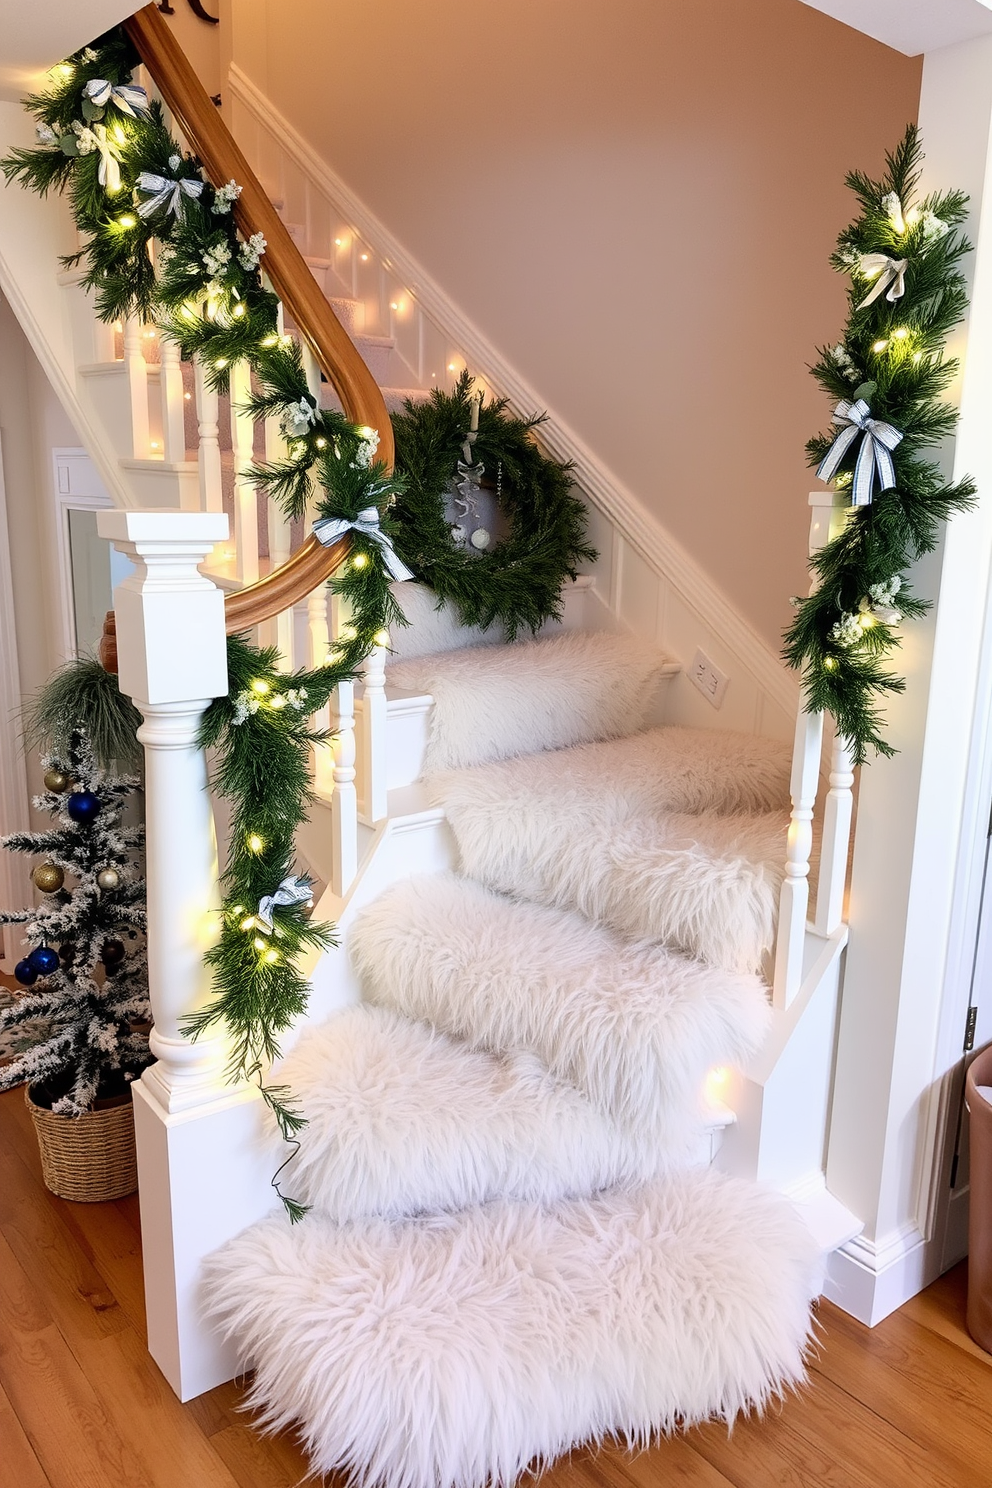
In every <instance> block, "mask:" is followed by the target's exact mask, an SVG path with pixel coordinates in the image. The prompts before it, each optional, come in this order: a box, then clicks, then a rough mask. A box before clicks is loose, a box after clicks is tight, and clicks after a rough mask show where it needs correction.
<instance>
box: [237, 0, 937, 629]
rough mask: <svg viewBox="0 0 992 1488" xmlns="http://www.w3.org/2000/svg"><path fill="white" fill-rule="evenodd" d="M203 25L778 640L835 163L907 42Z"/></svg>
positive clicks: (885, 116)
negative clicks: (217, 30) (216, 28)
mask: <svg viewBox="0 0 992 1488" xmlns="http://www.w3.org/2000/svg"><path fill="white" fill-rule="evenodd" d="M223 13H224V18H225V25H224V28H223V30H224V34H223V35H222V37H221V46H222V48H223V49H225V50H229V51H230V53H232V54H233V55H234V57H235V58H236V59H237V61H238V62H239V63H240V65H241V66H242V67H243V68H244V69H245V71H246V72H247V73H248V74H249V76H250V77H251V78H252V79H253V80H254V81H255V82H256V83H257V84H258V86H259V87H260V88H262V89H263V90H264V91H265V92H267V93H268V94H269V95H270V97H271V98H272V100H273V102H274V103H275V105H276V106H277V107H278V108H279V110H280V111H281V112H283V113H284V114H285V115H286V116H287V117H288V118H289V119H290V120H291V122H292V123H293V124H294V125H296V127H297V128H298V129H299V130H300V131H301V132H302V133H303V134H304V135H305V137H306V138H307V139H308V140H309V141H310V142H311V144H312V145H313V146H314V147H315V148H316V149H317V150H318V151H319V152H320V153H321V154H322V155H323V156H324V158H325V159H326V160H327V161H328V162H329V163H330V164H331V165H332V166H333V167H334V169H335V170H336V171H338V172H339V173H340V174H341V175H342V176H343V177H344V178H345V179H346V181H347V182H348V183H349V184H350V185H351V186H352V188H353V189H354V190H355V191H356V192H357V193H358V195H359V196H360V197H362V198H363V200H365V201H366V202H367V204H368V205H369V207H370V208H371V209H372V210H373V211H374V212H375V213H376V214H377V215H378V216H379V217H380V218H381V219H382V220H383V221H384V222H385V223H386V224H387V226H388V227H389V228H390V229H391V230H392V232H393V233H394V234H395V235H396V236H397V237H398V238H399V239H400V240H401V241H402V242H404V243H405V245H406V246H407V247H408V248H409V249H410V251H411V252H412V253H413V254H414V255H415V256H416V257H417V258H418V259H420V261H421V262H422V263H423V264H424V266H425V267H426V268H427V270H428V271H429V272H430V273H431V274H432V275H433V276H434V278H435V279H436V280H438V282H439V283H440V284H441V285H442V286H443V287H444V288H445V289H446V290H447V292H448V293H449V294H450V295H451V296H452V297H453V298H454V299H455V300H456V301H457V302H458V304H459V305H460V306H461V308H462V309H463V311H464V312H465V313H467V314H468V316H469V317H470V318H471V319H472V320H474V321H475V323H476V324H477V325H478V326H479V327H480V329H481V330H482V331H483V332H484V333H485V334H486V335H487V336H488V338H489V339H490V340H491V341H492V342H493V343H494V344H495V345H496V347H497V348H498V349H499V350H500V352H501V353H502V354H503V355H504V356H505V357H506V358H507V359H508V360H509V361H510V362H511V363H512V364H513V365H515V366H516V367H517V368H518V370H519V371H520V372H521V374H522V375H523V376H524V377H525V378H526V379H528V381H529V382H530V383H531V384H532V385H533V386H534V387H535V388H537V389H538V391H539V392H540V395H541V398H542V400H543V401H544V402H545V404H546V406H548V407H551V408H553V409H554V410H555V412H556V413H557V414H559V415H560V416H561V417H563V418H564V419H565V420H567V421H568V422H569V423H570V424H571V425H572V426H573V427H574V428H575V429H576V430H577V431H578V433H579V434H580V435H581V436H582V437H583V438H584V439H585V440H586V442H587V443H588V444H589V445H590V446H591V447H592V448H593V450H594V451H595V452H596V453H597V454H598V455H599V456H600V458H601V459H602V460H603V461H604V462H605V463H606V464H607V465H608V466H609V467H610V468H611V469H612V470H613V471H614V472H615V473H616V475H617V476H619V477H620V479H621V480H622V481H624V482H625V483H626V484H627V485H628V486H630V487H631V488H632V489H633V490H634V491H635V492H636V493H637V494H638V496H639V497H640V498H641V499H642V500H643V501H644V502H645V504H646V505H648V506H649V508H650V509H651V510H652V511H653V512H654V513H655V514H656V515H657V516H658V518H659V519H660V521H661V522H662V523H663V524H664V525H665V526H666V527H667V528H668V529H669V530H670V531H671V532H672V533H673V534H674V535H675V537H677V538H678V539H679V541H681V542H682V543H683V544H684V545H685V546H686V547H687V548H688V549H689V550H690V552H691V553H693V554H694V555H695V557H696V558H697V559H698V561H699V562H700V564H701V565H702V566H703V567H704V568H705V569H706V570H707V571H708V572H709V573H710V575H711V576H712V577H713V579H714V580H715V581H716V582H717V583H718V584H719V585H720V586H721V588H722V589H723V590H724V592H725V593H726V594H727V595H728V597H729V598H730V599H731V600H733V601H734V602H735V603H736V604H737V605H738V606H739V608H740V609H741V610H742V611H743V612H744V614H745V615H746V616H747V617H748V618H749V619H750V620H751V622H752V624H753V625H754V626H755V628H756V629H757V630H759V631H760V632H761V633H762V634H763V635H764V636H765V637H766V639H767V640H768V641H769V643H770V644H771V645H773V646H775V647H776V648H777V646H778V641H779V632H780V629H781V626H782V624H783V623H784V622H785V620H786V618H787V616H788V613H789V609H788V596H789V595H790V594H793V593H796V592H797V591H798V590H800V589H801V588H803V587H804V585H805V583H806V579H805V576H804V563H803V554H804V550H805V535H806V529H807V521H808V514H807V508H806V492H807V491H808V489H809V486H810V480H811V477H810V474H809V473H808V472H807V470H806V468H805V463H804V454H803V445H804V443H805V441H806V439H807V438H808V437H809V436H810V435H811V434H812V433H814V432H815V431H817V430H818V429H819V428H821V427H823V426H824V425H825V424H826V423H827V421H828V417H829V410H828V408H827V406H826V404H825V401H824V400H823V398H822V396H821V395H820V394H819V393H818V392H817V390H816V388H815V387H814V385H813V384H812V381H811V379H810V378H809V377H808V376H807V375H806V372H805V368H806V366H807V364H808V363H809V362H810V361H811V360H813V358H814V348H815V346H816V345H817V344H818V343H821V342H823V341H826V340H829V339H832V338H833V337H834V336H835V335H836V334H837V332H838V330H839V328H840V325H841V322H842V316H843V304H844V297H843V285H842V284H841V282H840V281H839V280H838V279H837V276H835V275H834V274H833V272H832V271H831V269H830V268H829V265H828V264H827V255H828V253H829V251H830V249H831V247H832V245H833V240H834V238H835V236H836V234H837V232H838V230H839V229H840V228H841V227H843V225H844V224H845V223H846V221H847V220H848V218H849V216H850V214H851V202H850V199H849V195H848V193H847V192H846V191H845V189H844V186H843V177H844V173H845V171H846V170H847V169H849V168H850V167H851V166H854V165H857V166H860V167H863V168H864V169H866V170H868V171H872V172H875V171H878V170H879V169H880V168H881V165H882V155H883V150H884V148H885V147H887V146H890V145H892V144H893V143H894V142H895V141H896V140H897V139H898V138H899V136H900V135H901V133H902V131H903V129H904V127H905V125H906V123H907V121H908V120H909V119H911V118H914V117H915V113H916V107H917V100H918V95H919V80H920V63H919V61H918V60H910V59H907V58H906V57H903V56H900V55H897V54H896V53H893V52H891V51H889V50H887V49H886V48H884V47H882V46H880V45H878V44H877V43H875V42H872V41H869V40H868V39H867V38H865V37H863V36H861V35H860V34H858V33H856V32H854V31H852V30H850V29H848V28H846V27H844V26H841V25H840V24H838V23H837V22H835V21H832V20H830V19H828V18H827V17H825V16H823V15H821V14H819V13H818V12H816V11H813V10H811V9H809V8H808V7H807V6H805V5H802V4H800V3H799V0H747V3H746V4H745V3H743V0H706V3H701V0H695V3H687V0H595V3H594V0H541V3H539V4H535V3H534V0H500V3H499V4H494V3H476V4H473V5H466V4H465V3H464V0H429V3H427V0H421V3H419V4H416V3H411V0H225V8H224V12H223Z"/></svg>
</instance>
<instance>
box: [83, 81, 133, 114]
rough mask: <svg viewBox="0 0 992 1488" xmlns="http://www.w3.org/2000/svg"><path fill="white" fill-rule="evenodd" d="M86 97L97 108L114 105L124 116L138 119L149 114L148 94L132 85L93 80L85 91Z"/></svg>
mask: <svg viewBox="0 0 992 1488" xmlns="http://www.w3.org/2000/svg"><path fill="white" fill-rule="evenodd" d="M83 95H84V97H86V98H88V99H89V101H90V103H92V104H94V105H95V106H96V107H97V108H106V107H107V104H108V103H114V104H116V105H117V107H118V108H119V109H120V111H121V113H122V114H128V115H130V117H131V118H132V119H137V118H139V117H140V115H142V114H147V112H148V94H147V93H146V92H145V90H144V88H139V87H136V86H134V85H132V84H130V83H110V82H108V81H107V79H106V78H91V80H90V81H89V82H88V83H87V84H86V87H85V88H84V89H83Z"/></svg>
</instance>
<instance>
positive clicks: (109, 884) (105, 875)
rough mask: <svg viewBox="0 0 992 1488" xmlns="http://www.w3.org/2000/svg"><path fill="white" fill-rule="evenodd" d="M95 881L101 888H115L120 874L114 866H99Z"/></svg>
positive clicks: (119, 879)
mask: <svg viewBox="0 0 992 1488" xmlns="http://www.w3.org/2000/svg"><path fill="white" fill-rule="evenodd" d="M96 881H97V883H98V884H99V885H100V887H101V889H116V888H117V886H118V884H119V883H120V881H121V876H120V874H119V873H118V872H117V869H116V868H101V869H100V872H99V873H98V874H97V876H96Z"/></svg>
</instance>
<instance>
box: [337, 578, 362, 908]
mask: <svg viewBox="0 0 992 1488" xmlns="http://www.w3.org/2000/svg"><path fill="white" fill-rule="evenodd" d="M350 619H351V614H350V610H349V607H348V602H347V600H345V599H343V598H342V597H341V596H340V595H339V594H335V595H333V596H332V597H331V625H332V634H333V636H334V638H335V639H338V638H339V637H340V636H341V633H342V630H343V629H344V627H345V626H346V625H348V624H349V623H350ZM333 727H334V731H335V740H334V790H333V794H332V796H331V834H332V846H331V888H332V889H333V891H334V893H335V894H338V895H340V896H341V897H343V896H344V895H345V894H346V893H347V892H348V889H349V888H350V887H351V884H352V882H353V881H354V878H355V875H356V873H357V872H358V793H357V791H356V789H355V757H356V746H355V687H354V683H352V682H341V683H339V684H338V687H337V689H336V691H335V701H334V719H333Z"/></svg>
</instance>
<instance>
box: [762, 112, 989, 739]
mask: <svg viewBox="0 0 992 1488" xmlns="http://www.w3.org/2000/svg"><path fill="white" fill-rule="evenodd" d="M921 159H922V152H921V148H920V141H919V137H918V133H917V130H916V126H915V125H911V126H910V127H909V128H908V129H907V131H906V134H905V136H904V138H903V140H902V142H901V143H900V145H899V146H898V148H897V149H896V150H895V151H894V152H893V153H892V154H891V155H886V166H887V170H886V174H885V176H884V178H883V179H882V180H881V181H872V180H870V179H869V178H868V177H867V176H865V175H864V174H862V173H861V172H860V171H854V172H852V173H851V174H850V175H849V176H848V177H847V185H848V186H849V187H850V189H851V190H852V191H853V192H854V193H855V195H856V197H857V199H858V201H859V203H860V206H861V212H860V215H859V216H858V218H857V219H856V220H855V221H854V222H853V223H852V224H851V226H850V227H849V228H847V229H846V231H845V232H843V233H842V234H841V236H840V238H839V239H838V244H837V250H836V252H835V253H834V254H833V255H832V256H831V263H832V264H833V266H834V268H835V269H837V270H838V271H840V272H841V273H846V274H849V275H850V276H851V286H850V290H849V293H848V301H849V311H848V318H847V325H846V327H845V330H844V334H843V337H842V338H841V340H840V341H839V342H837V343H836V345H834V346H831V347H822V348H820V349H819V359H818V361H817V363H816V365H815V366H814V367H813V368H812V374H813V376H814V377H815V378H816V380H817V382H818V383H819V384H820V386H821V387H822V388H823V389H824V391H825V392H827V393H829V394H830V396H831V398H832V399H840V400H842V401H845V402H849V403H852V402H854V401H856V400H858V399H861V400H863V401H864V402H865V403H867V404H868V405H869V407H870V415H871V418H872V419H874V420H879V421H882V423H883V424H888V425H890V426H891V428H892V430H893V431H894V432H896V433H897V434H898V435H900V436H901V438H899V439H898V443H897V444H896V445H895V447H894V448H893V449H892V450H891V460H892V464H893V467H894V481H895V483H894V486H892V487H891V488H890V489H888V490H878V489H875V490H874V494H873V497H872V499H871V500H870V503H869V504H867V505H859V506H853V507H852V509H851V511H850V514H849V516H848V520H847V523H846V525H845V528H844V530H843V532H841V533H840V535H839V536H838V537H836V538H834V539H833V541H831V542H829V543H827V545H826V546H825V547H824V548H822V549H821V550H820V552H819V553H817V554H816V556H815V557H814V558H813V559H812V560H811V563H810V567H811V570H812V572H813V574H814V578H815V583H816V587H815V590H814V592H813V593H812V594H811V595H810V596H809V597H808V598H806V599H796V600H794V601H793V602H794V604H795V607H796V613H795V617H794V619H793V621H792V624H791V625H790V626H789V628H788V630H787V631H786V635H785V648H784V656H785V659H786V661H787V662H788V664H789V665H790V666H791V667H794V668H796V669H797V670H801V671H802V676H803V684H804V688H805V695H806V706H807V708H808V709H809V710H810V711H811V712H818V711H821V710H822V711H826V712H829V713H831V714H832V715H833V717H834V718H835V720H836V723H837V728H838V731H839V733H841V734H843V735H844V736H845V737H846V738H847V739H848V740H849V741H850V745H851V749H852V754H853V757H854V760H855V763H857V764H863V763H864V762H865V760H866V759H867V757H868V751H869V750H870V749H873V750H875V751H876V752H877V753H878V754H882V755H891V754H893V753H894V750H893V748H892V746H891V745H890V744H889V743H887V741H886V740H885V738H884V737H883V735H882V732H881V730H882V726H883V718H882V714H881V712H880V709H879V701H880V699H882V698H883V697H884V696H885V695H886V694H887V693H892V692H902V691H903V690H904V688H905V685H906V684H905V680H904V678H902V677H900V676H899V675H898V674H896V673H895V672H893V671H891V670H890V668H889V666H888V661H889V657H890V654H891V652H892V651H893V650H894V648H895V647H897V646H898V645H899V644H900V641H899V635H898V632H897V630H896V626H897V625H898V623H899V621H900V619H902V618H903V617H909V618H916V617H918V616H920V615H923V614H925V613H926V611H927V610H928V609H929V608H930V602H929V601H928V600H923V599H920V598H918V597H917V596H916V595H914V594H913V593H912V591H911V589H910V586H909V582H908V580H907V577H906V573H905V570H906V568H907V566H908V565H909V564H910V563H912V562H913V561H915V560H916V559H918V558H920V557H922V556H923V554H925V553H929V552H931V551H932V550H933V549H934V547H935V546H936V544H937V540H938V536H939V532H940V524H941V522H943V521H945V520H946V519H947V518H948V517H949V516H951V515H952V514H953V513H954V512H957V511H965V510H967V509H968V508H969V507H971V506H972V505H973V503H974V496H975V485H974V482H973V481H972V480H970V479H964V480H961V481H958V482H957V483H956V484H953V485H949V484H948V483H947V482H946V481H945V480H944V478H943V475H942V474H941V471H940V467H939V466H938V465H937V464H936V462H935V461H933V460H930V459H927V458H926V457H925V455H924V452H925V451H927V450H930V449H933V448H934V447H935V446H938V445H939V444H940V442H941V441H942V440H943V439H944V438H945V437H946V436H947V435H948V434H950V433H952V432H953V429H954V426H955V422H956V418H957V415H956V412H955V410H954V409H953V408H952V407H951V406H950V405H949V404H947V403H944V402H942V401H941V394H942V393H943V392H944V391H945V390H946V389H947V387H948V386H949V384H950V383H951V382H952V380H953V378H954V375H955V372H956V370H957V362H956V361H955V360H953V359H951V358H945V357H944V354H943V346H944V340H945V338H946V336H947V333H948V332H949V331H950V330H951V328H952V327H953V326H955V325H957V324H958V322H959V321H960V320H961V319H962V318H963V316H964V312H965V309H966V307H967V292H966V287H965V281H964V278H963V275H962V273H961V270H960V267H959V265H960V262H961V259H962V258H963V256H964V255H965V254H966V253H967V252H969V251H970V247H971V245H970V243H969V242H968V240H967V238H965V237H964V236H963V235H962V233H961V232H960V231H959V229H960V227H961V225H962V223H963V222H964V221H965V218H966V216H967V206H968V198H967V197H966V196H965V195H964V194H963V193H962V192H960V191H947V192H935V193H932V194H931V195H929V196H927V197H926V198H925V199H923V200H922V201H920V202H914V197H915V193H916V186H917V184H918V181H919V174H920V172H919V166H920V162H921ZM903 260H905V265H904V267H902V268H901V269H900V266H901V265H902V261H903ZM890 265H891V267H890ZM900 284H903V285H904V289H905V292H904V293H903V294H902V295H901V296H900V295H899V294H898V289H899V287H900ZM873 291H874V297H873V298H871V297H872V295H873ZM869 298H870V299H871V302H870V303H866V301H867V300H868V299H869ZM836 434H837V431H836V430H834V431H833V432H832V433H827V434H821V435H818V436H817V437H816V438H814V439H811V440H810V441H809V443H808V444H807V447H806V448H807V454H808V456H809V462H810V464H811V465H813V466H819V465H820V464H821V462H822V461H823V460H824V457H825V456H826V455H827V454H828V451H830V449H831V446H832V445H833V443H834V440H835V438H836ZM861 444H862V439H861V436H860V434H859V435H858V437H856V438H854V439H853V441H852V443H851V445H850V446H849V448H848V450H847V452H846V453H845V455H844V457H843V459H842V460H841V461H840V464H839V467H838V470H837V473H836V475H835V477H834V485H835V487H836V488H837V489H838V490H846V489H848V488H851V487H852V481H853V478H854V470H855V465H856V460H857V457H858V455H859V452H860V448H861ZM874 484H875V483H874V481H872V485H873V486H874Z"/></svg>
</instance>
